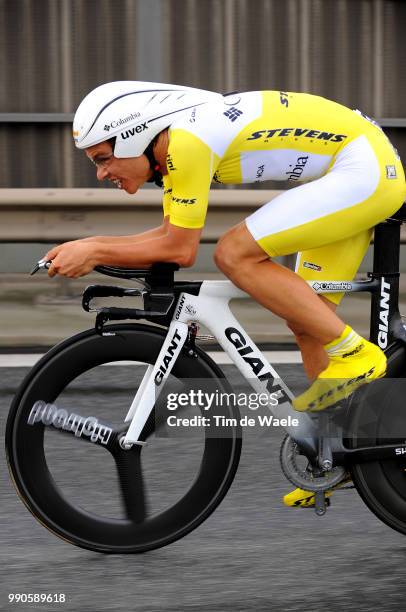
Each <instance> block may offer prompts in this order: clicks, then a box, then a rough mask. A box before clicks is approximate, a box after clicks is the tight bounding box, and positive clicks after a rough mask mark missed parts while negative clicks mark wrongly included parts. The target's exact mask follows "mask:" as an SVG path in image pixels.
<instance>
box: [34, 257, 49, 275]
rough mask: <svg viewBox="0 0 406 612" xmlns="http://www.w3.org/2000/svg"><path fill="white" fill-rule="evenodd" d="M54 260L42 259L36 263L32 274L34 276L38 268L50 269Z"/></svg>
mask: <svg viewBox="0 0 406 612" xmlns="http://www.w3.org/2000/svg"><path fill="white" fill-rule="evenodd" d="M51 263H52V261H45V259H40V260H39V262H38V263H36V264H35V266H34V268H33V269H32V270H31V272H30V276H34V274H36V273H37V272H38V270H48V268H50V267H51Z"/></svg>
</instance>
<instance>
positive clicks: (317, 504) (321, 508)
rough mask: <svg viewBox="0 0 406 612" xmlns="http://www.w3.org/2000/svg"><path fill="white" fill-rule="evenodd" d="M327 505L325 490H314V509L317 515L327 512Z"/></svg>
mask: <svg viewBox="0 0 406 612" xmlns="http://www.w3.org/2000/svg"><path fill="white" fill-rule="evenodd" d="M328 501H329V500H328ZM328 505H329V504H327V500H326V495H325V492H324V491H316V493H315V494H314V511H315V513H316V514H317V516H324V515H325V514H326V512H327V507H328Z"/></svg>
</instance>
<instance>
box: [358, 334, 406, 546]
mask: <svg viewBox="0 0 406 612" xmlns="http://www.w3.org/2000/svg"><path fill="white" fill-rule="evenodd" d="M405 397H406V347H405V345H404V344H403V343H402V344H400V343H399V344H395V345H394V346H392V347H391V348H390V349H389V351H388V373H387V376H386V377H385V378H383V379H381V380H378V381H376V382H374V383H373V384H372V385H371V386H368V387H367V388H366V389H365V392H364V393H363V394H362V395H361V400H360V401H359V402H358V403H357V404H355V405H353V406H350V409H349V425H348V430H347V436H348V440H349V445H350V447H351V448H360V447H362V446H375V445H380V444H399V447H400V448H402V447H405V446H406V405H405ZM351 473H352V478H353V481H354V485H355V487H356V489H357V491H358V493H359V494H360V496H361V497H362V499H363V500H364V502H365V503H366V505H367V506H368V508H369V509H370V510H371V511H372V512H373V513H374V514H375V515H376V516H377V517H378V518H379V519H380V520H381V521H383V522H384V523H386V524H387V525H389V527H392V528H393V529H395V530H397V531H399V532H401V533H403V534H406V454H404V455H401V458H400V459H398V458H394V459H393V460H382V461H369V462H365V463H357V464H354V465H352V466H351Z"/></svg>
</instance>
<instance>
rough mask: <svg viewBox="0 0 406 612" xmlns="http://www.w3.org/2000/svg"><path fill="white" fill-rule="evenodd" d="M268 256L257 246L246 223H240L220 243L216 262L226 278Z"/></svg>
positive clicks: (217, 247) (215, 253) (216, 251)
mask: <svg viewBox="0 0 406 612" xmlns="http://www.w3.org/2000/svg"><path fill="white" fill-rule="evenodd" d="M267 258H268V256H267V255H266V253H264V251H263V250H262V249H261V248H260V247H259V246H258V245H257V244H256V242H255V241H254V239H253V238H252V236H251V234H250V233H249V232H248V230H247V227H246V225H245V223H240V224H239V225H236V226H235V227H233V228H231V229H230V230H228V232H226V233H225V234H224V235H223V236H222V237H221V238H220V240H219V241H218V243H217V246H216V249H215V252H214V261H215V263H216V265H217V267H218V268H219V269H220V270H221V271H222V272H223V273H224V274H225V275H226V276H235V275H238V273H239V272H240V271H241V270H242V269H243V268H244V266H245V264H247V265H251V264H252V263H257V262H259V261H262V260H263V259H267Z"/></svg>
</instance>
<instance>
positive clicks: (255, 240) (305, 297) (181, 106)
mask: <svg viewBox="0 0 406 612" xmlns="http://www.w3.org/2000/svg"><path fill="white" fill-rule="evenodd" d="M73 136H74V139H75V143H76V146H77V147H78V148H79V149H84V150H85V153H86V155H87V156H88V158H89V159H90V160H91V161H92V162H93V163H94V164H95V165H96V167H97V178H98V179H99V180H109V181H111V182H112V183H115V184H116V186H117V187H118V188H119V189H123V190H125V191H126V192H127V193H130V194H133V193H135V192H136V191H137V190H138V189H139V188H140V187H141V186H142V185H143V184H144V183H145V182H146V181H155V182H156V183H157V184H161V183H163V187H164V193H163V210H164V219H163V223H162V225H161V226H160V227H158V228H155V229H152V230H150V231H148V232H144V233H141V234H135V235H131V236H119V237H110V236H103V237H101V236H97V237H92V238H87V239H84V240H78V241H73V242H68V243H65V244H62V245H59V246H57V247H55V248H54V249H51V250H50V251H49V252H48V253H47V254H46V258H47V259H49V260H51V259H52V261H53V263H52V265H51V267H50V269H49V275H50V276H53V275H54V274H56V273H58V274H62V275H65V276H71V277H77V276H82V275H84V274H87V273H88V272H90V271H91V270H92V269H93V268H94V266H95V265H97V264H101V263H103V264H106V265H117V266H131V267H148V266H150V265H151V264H153V263H154V262H158V261H173V262H177V263H179V264H180V265H181V266H186V267H187V266H190V265H192V264H193V262H194V259H195V256H196V252H197V249H198V245H199V240H200V234H201V231H202V227H203V225H204V222H205V217H206V211H207V205H208V197H209V190H210V184H211V182H212V180H214V181H216V182H218V183H250V182H254V183H255V182H260V181H265V180H270V179H271V180H288V181H289V182H290V183H292V184H295V187H294V188H293V189H289V190H286V191H285V192H284V193H282V194H280V195H278V196H277V197H276V198H274V199H273V200H272V201H270V202H268V203H266V204H264V205H263V206H262V207H261V208H260V209H258V210H257V211H256V212H254V213H253V214H252V215H250V216H249V217H248V218H247V219H246V220H245V221H244V222H242V223H240V224H238V225H237V226H235V227H233V228H231V229H230V230H229V231H228V232H227V233H226V234H225V235H224V236H223V237H222V238H221V239H220V240H219V242H218V245H217V248H216V251H215V261H216V264H217V266H218V267H219V268H220V270H221V271H222V272H223V273H224V274H225V275H226V276H227V277H228V278H230V279H231V280H232V281H233V283H234V284H235V285H237V286H238V287H240V288H241V289H243V290H244V291H246V292H247V293H249V294H250V295H251V296H252V297H253V298H254V299H255V300H256V301H257V302H259V303H261V304H262V305H263V306H265V307H266V308H268V309H269V310H271V311H272V312H274V313H275V314H277V315H279V316H280V317H282V318H283V319H285V320H286V321H287V324H288V326H289V327H290V329H291V330H292V331H293V333H294V334H295V336H296V339H297V343H298V345H299V348H300V350H301V353H302V357H303V364H304V368H305V371H306V373H307V375H308V377H309V379H310V381H311V385H310V387H309V389H308V390H307V391H306V392H305V393H303V394H302V395H300V396H298V397H297V398H296V399H295V400H294V407H295V408H296V409H297V410H301V411H303V410H313V411H317V410H321V409H324V408H326V407H328V406H330V405H331V404H333V403H335V402H336V401H338V400H339V399H342V398H343V397H345V396H346V395H348V393H349V392H352V391H353V390H355V388H357V387H358V386H359V385H361V384H363V383H365V382H369V381H370V380H373V379H375V378H377V377H380V376H382V375H384V373H385V371H386V357H385V355H384V353H383V352H382V351H381V349H380V348H378V347H377V346H376V345H374V344H371V343H370V342H368V341H367V340H365V339H364V338H362V337H361V336H359V335H358V334H357V333H356V332H355V331H354V330H352V329H351V327H350V326H348V325H346V324H345V323H344V322H343V321H342V320H341V319H340V318H338V316H337V315H336V313H335V310H336V307H337V305H338V304H339V303H340V300H341V299H342V297H343V294H326V295H325V296H324V297H321V296H318V295H317V294H316V293H315V292H314V291H313V290H312V289H311V288H310V287H309V286H308V284H307V283H306V282H305V281H307V280H315V279H326V278H328V279H335V280H344V279H345V280H349V279H352V278H353V277H354V275H355V274H356V271H357V269H358V267H359V264H360V262H361V260H362V258H363V256H364V254H365V252H366V250H367V248H368V245H369V242H370V238H371V233H372V230H373V227H374V226H375V225H376V224H377V223H378V222H380V221H382V220H383V219H385V218H387V217H389V216H390V215H391V214H393V213H394V212H395V211H396V210H398V208H400V206H401V205H402V203H403V201H404V199H405V196H406V183H405V177H404V172H403V168H402V164H401V162H400V159H399V157H398V155H397V154H396V151H395V150H394V148H393V147H392V145H391V144H390V142H389V140H388V139H387V137H386V136H385V134H384V133H383V131H382V130H381V129H380V128H379V126H378V125H377V124H376V123H375V122H373V121H372V120H370V119H369V118H367V117H365V116H364V115H362V113H360V112H359V111H352V110H350V109H348V108H346V107H344V106H341V105H339V104H337V103H335V102H332V101H330V100H327V99H324V98H321V97H319V96H314V95H310V94H304V93H292V92H281V91H262V92H259V91H256V92H246V93H235V94H230V95H226V96H222V95H220V94H216V93H213V92H208V91H204V90H198V89H193V88H188V87H182V86H177V85H165V84H159V83H147V82H139V81H119V82H113V83H107V84H104V85H101V86H100V87H98V88H96V89H95V90H93V91H92V92H90V93H89V94H88V95H87V96H86V97H85V98H84V100H83V101H82V103H81V104H80V106H79V108H78V110H77V112H76V115H75V118H74V124H73ZM296 183H297V185H296ZM301 183H303V184H301ZM295 252H298V257H297V265H296V272H292V271H291V270H289V269H287V268H285V267H283V266H281V265H279V264H278V263H276V262H274V261H273V258H274V257H276V256H279V255H287V254H291V253H295ZM310 498H311V499H310ZM285 503H287V504H288V505H309V503H310V504H311V503H313V496H312V494H311V493H308V492H305V491H301V490H300V489H297V490H296V491H294V492H293V494H291V495H288V496H285Z"/></svg>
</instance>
